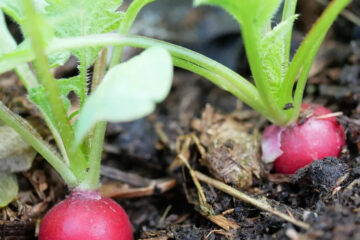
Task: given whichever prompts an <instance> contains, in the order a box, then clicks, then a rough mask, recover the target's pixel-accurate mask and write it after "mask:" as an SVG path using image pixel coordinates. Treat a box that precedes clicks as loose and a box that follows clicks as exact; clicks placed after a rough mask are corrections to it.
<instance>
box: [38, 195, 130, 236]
mask: <svg viewBox="0 0 360 240" xmlns="http://www.w3.org/2000/svg"><path fill="white" fill-rule="evenodd" d="M103 239H106V240H132V239H133V237H132V227H131V224H130V221H129V219H128V217H127V215H126V213H125V211H124V210H123V209H122V207H120V205H118V204H117V203H116V202H115V201H113V200H112V199H110V198H102V197H101V196H100V195H99V193H98V192H97V191H82V190H74V191H72V193H71V194H70V196H69V197H68V198H67V199H65V200H63V201H62V202H60V203H58V204H57V205H56V206H55V207H53V208H52V209H51V210H50V211H49V212H48V213H47V214H46V216H45V218H44V219H43V221H42V223H41V226H40V233H39V240H103Z"/></svg>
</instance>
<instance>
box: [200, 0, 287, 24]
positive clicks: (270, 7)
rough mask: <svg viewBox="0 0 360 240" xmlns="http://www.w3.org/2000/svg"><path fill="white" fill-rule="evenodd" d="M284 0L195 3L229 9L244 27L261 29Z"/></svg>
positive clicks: (217, 0)
mask: <svg viewBox="0 0 360 240" xmlns="http://www.w3.org/2000/svg"><path fill="white" fill-rule="evenodd" d="M281 1H282V0H266V1H264V0H236V1H234V0H195V1H194V5H195V6H199V5H203V4H209V5H216V6H220V7H223V8H224V9H225V10H226V11H228V12H229V13H230V14H231V15H232V16H233V17H234V18H235V19H236V20H237V21H238V22H239V24H240V25H242V27H243V28H244V27H255V28H256V30H258V31H261V30H262V29H263V28H264V26H265V24H266V23H267V22H268V21H269V20H270V19H271V17H272V16H273V15H274V12H275V10H276V9H277V8H278V7H279V5H280V3H281Z"/></svg>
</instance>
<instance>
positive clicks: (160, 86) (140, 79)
mask: <svg viewBox="0 0 360 240" xmlns="http://www.w3.org/2000/svg"><path fill="white" fill-rule="evenodd" d="M172 74H173V67H172V60H171V57H170V54H169V53H168V52H167V51H166V50H164V49H162V48H159V47H153V48H151V49H148V50H145V51H144V52H143V53H141V54H140V55H139V56H136V57H134V58H132V59H130V60H129V61H127V62H125V63H122V64H118V65H116V66H115V67H113V68H111V69H110V70H109V71H108V72H107V74H106V75H105V77H104V79H103V81H102V83H101V84H100V85H99V86H98V88H97V89H96V90H95V91H94V92H93V93H92V94H91V95H90V96H89V98H88V99H87V101H86V102H85V104H84V106H83V108H82V109H81V111H80V115H79V119H78V122H77V123H76V129H75V135H76V136H75V137H76V142H77V144H79V143H80V141H81V140H82V138H83V137H84V136H85V134H86V133H87V131H88V130H90V128H91V127H93V126H94V125H95V123H96V122H99V121H131V120H134V119H137V118H140V117H143V116H145V115H147V114H149V113H151V112H152V111H153V110H154V108H155V105H156V103H158V102H160V101H162V100H164V99H165V97H166V96H167V94H168V93H169V91H170V87H171V80H172Z"/></svg>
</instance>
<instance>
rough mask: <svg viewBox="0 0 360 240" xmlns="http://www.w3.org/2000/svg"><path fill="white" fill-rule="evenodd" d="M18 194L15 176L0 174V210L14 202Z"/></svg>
mask: <svg viewBox="0 0 360 240" xmlns="http://www.w3.org/2000/svg"><path fill="white" fill-rule="evenodd" d="M18 192H19V186H18V183H17V179H16V176H15V175H14V174H12V173H4V172H0V208H2V207H5V206H6V205H8V204H9V203H10V202H11V201H12V200H14V199H15V198H16V196H17V194H18Z"/></svg>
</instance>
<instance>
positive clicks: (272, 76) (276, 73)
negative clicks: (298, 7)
mask: <svg viewBox="0 0 360 240" xmlns="http://www.w3.org/2000/svg"><path fill="white" fill-rule="evenodd" d="M296 17H297V15H294V16H292V17H289V18H288V19H286V20H284V21H282V22H280V23H279V24H278V25H277V26H276V27H275V28H273V29H272V30H271V31H269V32H267V33H266V34H265V36H264V37H263V39H261V41H260V58H261V60H262V61H261V62H262V67H263V69H264V72H265V74H266V76H267V80H268V81H269V83H270V84H269V86H270V89H271V91H273V93H274V94H273V96H274V97H275V98H277V97H278V96H279V93H278V91H279V89H280V87H281V84H282V83H283V81H284V76H285V74H286V71H287V68H288V60H287V59H286V58H285V55H286V54H285V53H286V49H285V47H286V36H287V34H288V32H289V31H291V30H292V26H293V23H294V20H295V19H296ZM276 100H278V99H276Z"/></svg>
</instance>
